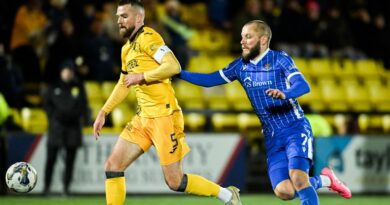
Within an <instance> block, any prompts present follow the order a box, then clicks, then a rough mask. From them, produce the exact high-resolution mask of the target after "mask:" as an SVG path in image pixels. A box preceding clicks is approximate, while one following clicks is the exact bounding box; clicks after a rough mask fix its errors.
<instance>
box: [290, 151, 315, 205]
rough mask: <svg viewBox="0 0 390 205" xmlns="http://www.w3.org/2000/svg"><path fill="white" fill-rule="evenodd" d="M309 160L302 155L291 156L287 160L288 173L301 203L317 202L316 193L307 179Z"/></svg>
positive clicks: (304, 204)
mask: <svg viewBox="0 0 390 205" xmlns="http://www.w3.org/2000/svg"><path fill="white" fill-rule="evenodd" d="M310 166H311V161H310V160H309V159H306V158H302V157H293V158H291V159H290V160H289V175H290V179H291V182H292V185H293V186H294V189H295V190H296V193H297V195H298V196H299V199H300V200H301V204H302V205H306V204H307V205H309V204H310V205H317V204H319V199H318V194H317V192H316V190H315V188H314V187H313V186H312V185H311V183H310V180H309V174H308V172H309V170H310Z"/></svg>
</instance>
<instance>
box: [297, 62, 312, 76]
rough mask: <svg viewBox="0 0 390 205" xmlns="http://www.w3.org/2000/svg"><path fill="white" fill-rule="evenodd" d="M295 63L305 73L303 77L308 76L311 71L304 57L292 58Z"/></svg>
mask: <svg viewBox="0 0 390 205" xmlns="http://www.w3.org/2000/svg"><path fill="white" fill-rule="evenodd" d="M293 60H294V63H295V65H296V66H297V67H298V69H299V71H300V72H301V73H303V75H305V77H310V76H311V72H310V69H309V66H308V65H307V61H306V59H304V58H293Z"/></svg>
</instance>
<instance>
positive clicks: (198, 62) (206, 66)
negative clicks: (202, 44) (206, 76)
mask: <svg viewBox="0 0 390 205" xmlns="http://www.w3.org/2000/svg"><path fill="white" fill-rule="evenodd" d="M185 69H186V70H188V71H191V72H201V73H210V72H212V71H214V69H215V70H217V69H218V68H214V63H213V61H212V59H211V58H210V57H209V56H208V55H206V54H199V55H197V56H192V57H191V58H190V60H189V63H188V67H187V68H185Z"/></svg>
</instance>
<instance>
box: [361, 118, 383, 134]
mask: <svg viewBox="0 0 390 205" xmlns="http://www.w3.org/2000/svg"><path fill="white" fill-rule="evenodd" d="M384 122H385V121H384V117H383V116H382V115H368V114H360V115H359V117H358V125H359V132H360V133H363V134H366V133H377V134H379V133H383V131H385V130H386V129H387V128H386V127H385V123H384ZM386 126H387V125H386Z"/></svg>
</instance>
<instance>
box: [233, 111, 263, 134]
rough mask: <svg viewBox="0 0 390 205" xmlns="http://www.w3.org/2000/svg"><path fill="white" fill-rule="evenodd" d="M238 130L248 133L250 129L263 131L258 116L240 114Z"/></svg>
mask: <svg viewBox="0 0 390 205" xmlns="http://www.w3.org/2000/svg"><path fill="white" fill-rule="evenodd" d="M237 123H238V129H239V130H240V131H241V132H247V131H248V130H250V129H257V130H261V123H260V121H259V118H258V117H257V115H256V114H249V113H240V114H238V116H237Z"/></svg>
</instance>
